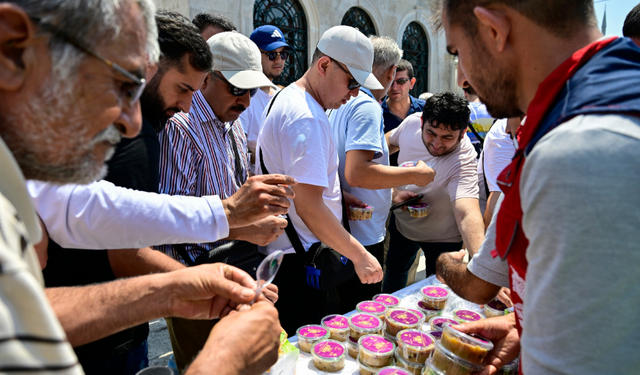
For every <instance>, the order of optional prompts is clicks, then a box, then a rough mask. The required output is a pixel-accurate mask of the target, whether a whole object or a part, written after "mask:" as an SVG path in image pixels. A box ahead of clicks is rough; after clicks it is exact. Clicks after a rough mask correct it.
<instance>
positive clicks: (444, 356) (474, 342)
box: [429, 323, 493, 375]
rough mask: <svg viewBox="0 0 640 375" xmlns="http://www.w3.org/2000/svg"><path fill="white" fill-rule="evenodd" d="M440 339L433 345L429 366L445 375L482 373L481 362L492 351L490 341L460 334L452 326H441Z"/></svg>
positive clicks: (476, 336)
mask: <svg viewBox="0 0 640 375" xmlns="http://www.w3.org/2000/svg"><path fill="white" fill-rule="evenodd" d="M442 328H443V330H442V339H441V340H440V341H439V342H437V343H436V344H435V349H434V351H433V353H432V355H431V359H430V360H429V361H430V364H429V366H431V367H433V368H435V369H437V370H439V371H441V372H442V373H445V374H456V375H471V374H474V373H476V372H479V371H482V369H483V368H484V366H483V365H482V361H484V358H485V357H486V356H487V354H489V352H490V351H491V350H492V349H493V344H492V343H491V341H489V340H487V339H485V338H483V337H481V336H478V335H475V334H473V335H468V334H466V333H463V332H460V331H458V330H457V329H456V326H455V325H453V324H446V323H445V324H444V325H443V326H442Z"/></svg>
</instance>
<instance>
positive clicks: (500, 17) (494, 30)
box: [473, 7, 511, 52]
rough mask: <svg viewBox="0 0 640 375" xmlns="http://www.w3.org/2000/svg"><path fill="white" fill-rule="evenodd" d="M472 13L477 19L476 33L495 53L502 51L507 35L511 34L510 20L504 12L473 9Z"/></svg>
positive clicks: (481, 8) (479, 8)
mask: <svg viewBox="0 0 640 375" xmlns="http://www.w3.org/2000/svg"><path fill="white" fill-rule="evenodd" d="M473 13H474V14H475V15H476V17H477V18H478V21H479V24H478V31H477V32H478V33H479V34H484V35H480V37H481V39H483V40H485V41H486V42H487V43H489V45H488V46H487V47H493V48H494V49H495V51H496V52H502V51H504V49H505V47H506V44H507V39H508V37H509V33H510V32H511V20H510V19H509V17H507V14H506V13H505V12H502V11H500V10H497V9H489V8H483V7H475V8H474V9H473Z"/></svg>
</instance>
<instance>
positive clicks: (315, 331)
mask: <svg viewBox="0 0 640 375" xmlns="http://www.w3.org/2000/svg"><path fill="white" fill-rule="evenodd" d="M328 332H329V331H327V330H326V329H325V328H323V327H321V326H306V327H303V328H300V329H299V330H298V336H303V337H306V338H309V339H312V338H316V337H322V336H325V335H326V334H327V333H328Z"/></svg>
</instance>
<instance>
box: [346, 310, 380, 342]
mask: <svg viewBox="0 0 640 375" xmlns="http://www.w3.org/2000/svg"><path fill="white" fill-rule="evenodd" d="M382 328H383V326H382V320H380V318H378V317H377V316H375V315H372V314H366V313H357V314H354V315H352V316H350V317H349V336H351V337H353V339H354V340H359V339H360V337H362V336H365V335H380V334H382Z"/></svg>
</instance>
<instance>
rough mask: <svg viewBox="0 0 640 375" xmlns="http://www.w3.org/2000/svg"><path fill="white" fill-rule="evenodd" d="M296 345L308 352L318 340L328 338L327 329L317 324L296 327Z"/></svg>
mask: <svg viewBox="0 0 640 375" xmlns="http://www.w3.org/2000/svg"><path fill="white" fill-rule="evenodd" d="M296 335H297V336H298V345H299V346H300V350H302V351H303V352H307V353H310V352H311V347H312V346H313V344H315V343H316V342H318V341H321V340H325V339H328V338H329V335H330V334H329V330H328V329H326V328H324V327H322V326H319V325H306V326H303V327H300V328H298V331H297V332H296Z"/></svg>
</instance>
